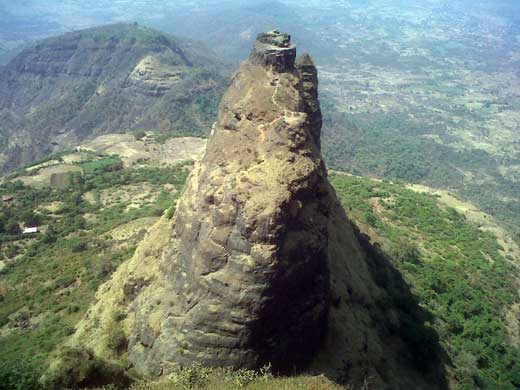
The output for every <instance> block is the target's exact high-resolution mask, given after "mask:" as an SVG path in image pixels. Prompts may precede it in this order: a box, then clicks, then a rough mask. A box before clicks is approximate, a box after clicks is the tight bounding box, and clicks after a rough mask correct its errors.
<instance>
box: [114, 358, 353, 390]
mask: <svg viewBox="0 0 520 390" xmlns="http://www.w3.org/2000/svg"><path fill="white" fill-rule="evenodd" d="M106 389H107V390H109V388H106ZM186 389H194V390H217V389H218V390H239V389H248V390H273V389H276V390H345V389H347V388H346V387H344V386H340V385H338V384H335V383H333V382H331V381H330V380H328V379H327V378H326V377H325V376H323V375H320V376H311V375H297V376H291V377H275V376H274V375H272V374H271V372H270V370H269V368H268V367H267V368H262V369H261V370H260V371H258V372H257V371H252V370H245V369H242V370H237V371H232V370H228V369H210V368H205V367H202V366H201V365H199V364H194V365H193V366H191V367H188V368H186V369H183V370H179V371H177V372H176V373H174V374H173V375H171V376H170V378H169V379H168V380H165V381H163V382H155V383H153V382H146V381H143V382H137V383H134V384H133V385H132V386H131V387H130V388H129V390H186Z"/></svg>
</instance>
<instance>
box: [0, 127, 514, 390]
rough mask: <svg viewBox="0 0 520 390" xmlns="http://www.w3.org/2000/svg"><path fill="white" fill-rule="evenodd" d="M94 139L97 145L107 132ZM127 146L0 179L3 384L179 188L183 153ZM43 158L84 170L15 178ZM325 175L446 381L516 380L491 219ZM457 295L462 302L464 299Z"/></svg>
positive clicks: (510, 288)
mask: <svg viewBox="0 0 520 390" xmlns="http://www.w3.org/2000/svg"><path fill="white" fill-rule="evenodd" d="M114 136H115V135H114ZM119 136H120V135H118V137H119ZM147 138H148V140H147V141H138V143H136V144H135V147H134V148H133V149H132V148H128V149H127V152H128V151H132V150H133V151H135V152H138V151H139V150H143V149H144V144H145V142H146V143H147V145H148V147H150V148H154V147H159V146H160V145H161V144H159V143H156V142H155V141H153V134H150V135H149V136H148V137H147ZM173 141H175V140H172V141H169V142H173ZM96 142H97V143H98V144H103V138H100V139H98V141H96ZM139 142H142V143H139ZM176 142H185V141H184V139H179V141H176ZM188 144H190V145H192V143H191V141H188ZM104 147H106V145H104V146H101V147H100V149H101V148H104ZM171 147H174V145H173V144H172V145H171ZM199 153H200V152H199ZM130 155H133V153H126V154H125V155H123V156H122V158H119V157H118V156H115V155H103V154H99V152H97V151H96V150H93V149H92V150H91V151H90V152H87V151H82V152H69V153H64V154H63V155H61V156H59V157H54V158H49V159H48V160H47V162H45V163H43V165H42V164H40V166H39V167H38V166H36V168H34V167H33V168H28V172H26V173H25V174H23V173H22V172H20V176H19V177H17V178H13V179H11V180H9V181H4V183H3V184H2V186H1V188H0V193H1V194H2V196H3V195H12V196H13V197H14V200H13V202H14V203H9V202H7V203H6V202H4V205H3V206H2V234H1V236H0V239H1V256H2V259H3V265H1V266H0V268H2V271H0V300H1V301H2V305H1V307H0V323H1V324H2V326H1V328H0V341H1V342H0V378H1V379H2V380H0V383H2V384H3V386H4V387H0V388H2V389H9V390H11V389H15V388H16V387H13V386H14V385H10V384H12V383H14V382H16V383H26V387H25V388H26V389H37V388H39V387H38V386H36V385H34V383H35V382H34V381H35V380H36V378H37V377H38V376H39V375H40V373H41V370H42V369H43V364H44V362H45V360H46V358H47V357H48V356H49V353H50V352H51V351H53V350H54V349H55V347H56V346H57V345H58V344H59V343H60V342H61V341H62V340H64V338H65V337H67V336H68V335H69V334H71V333H72V332H74V327H75V325H76V324H77V322H78V321H79V319H80V318H81V317H83V314H84V313H85V311H86V310H87V308H88V307H89V305H90V303H91V302H92V301H93V299H94V292H95V291H96V289H97V287H98V286H99V285H100V284H101V283H102V282H103V281H105V280H107V279H108V278H109V276H110V275H111V273H112V272H113V271H114V270H115V269H116V267H117V266H118V265H119V264H120V263H121V262H123V261H124V260H125V259H128V258H129V257H130V256H131V255H132V253H133V251H134V249H135V247H136V246H137V245H138V243H139V242H140V241H141V239H142V238H143V236H144V234H145V232H146V231H147V230H148V229H149V228H150V227H151V226H152V225H153V224H154V222H155V221H157V220H158V218H159V216H160V215H161V214H163V212H164V211H165V210H167V209H168V208H169V205H170V204H171V203H172V202H173V201H174V200H175V199H176V197H177V196H178V194H179V192H180V191H181V190H182V188H183V186H184V181H185V179H186V177H187V170H186V169H187V168H188V169H189V167H190V165H189V164H191V163H190V162H188V163H187V164H188V165H185V164H186V163H184V164H183V163H180V165H172V166H171V167H162V168H161V167H160V164H161V162H160V160H154V159H149V160H147V161H144V160H141V162H140V163H134V164H133V165H132V163H131V162H130V163H129V164H127V163H128V161H129V160H128V156H130ZM199 155H200V154H199ZM193 157H195V155H192V158H193ZM120 161H122V163H121V162H120ZM125 164H126V165H128V166H127V167H125ZM173 164H179V163H173ZM45 165H47V168H48V167H49V166H50V165H54V167H55V168H59V167H61V168H66V169H65V170H67V166H68V165H74V166H77V167H79V168H80V169H81V171H82V172H83V177H82V179H81V180H77V181H75V182H72V183H71V185H68V186H65V187H64V188H62V189H60V188H55V187H49V186H48V185H44V186H41V184H37V185H36V187H35V186H34V185H29V186H25V185H22V184H21V182H19V181H17V179H19V178H22V179H23V178H24V175H27V173H29V172H30V174H31V176H28V177H38V172H40V173H42V170H44V169H46V168H45ZM68 169H70V167H69V168H68ZM31 171H32V172H31ZM35 171H36V173H34V172H35ZM77 178H78V179H79V177H77ZM24 180H25V179H24ZM331 181H332V183H333V185H334V187H335V188H336V191H337V193H338V196H339V197H340V199H341V201H342V203H343V205H344V207H345V210H346V212H347V214H348V215H349V217H350V218H352V219H353V220H354V221H355V223H356V225H357V226H358V228H359V229H360V231H361V232H363V233H364V234H367V235H368V236H369V237H370V240H371V241H372V242H375V243H379V245H380V247H381V249H382V252H383V253H384V254H385V255H386V256H387V257H388V258H389V259H390V260H391V261H392V263H393V264H394V265H395V266H396V267H397V268H398V269H399V270H400V271H401V272H403V274H404V276H405V279H406V280H407V282H408V283H410V284H411V285H412V291H413V292H414V294H415V295H416V296H417V300H418V301H419V302H420V303H421V305H422V306H423V307H424V308H426V309H427V310H428V311H429V312H430V315H431V316H430V319H429V323H430V324H431V325H432V326H433V327H434V328H435V329H436V330H437V332H438V333H439V337H440V341H441V343H442V345H443V346H444V347H445V349H446V351H447V353H448V354H449V356H450V358H451V360H452V364H453V367H452V369H451V372H452V376H453V379H452V380H453V381H454V383H455V384H456V383H459V387H457V386H455V387H454V388H460V389H472V388H474V386H475V384H478V385H479V387H482V388H486V386H487V387H490V386H492V384H493V383H495V386H496V384H497V383H499V384H500V386H502V387H500V388H501V389H508V388H511V389H513V388H515V387H514V386H518V383H519V382H518V377H517V376H516V377H515V375H517V374H518V373H519V372H520V368H518V367H516V368H515V364H517V362H518V361H519V359H518V345H519V340H520V334H519V329H518V325H517V324H518V320H519V310H518V307H520V305H519V300H518V295H517V294H516V293H515V291H516V290H515V286H517V285H518V272H517V270H516V269H517V266H518V264H517V262H516V263H513V261H517V259H518V257H517V251H518V247H516V246H515V245H514V243H513V244H511V240H510V238H508V237H504V236H502V237H499V238H498V239H497V236H496V235H495V234H494V232H493V231H494V230H493V226H495V225H494V223H493V220H492V218H491V217H489V216H486V215H485V214H483V213H479V212H478V210H477V209H475V208H474V206H472V205H470V204H467V203H463V202H460V201H458V202H457V204H454V203H453V202H454V200H453V199H454V198H450V197H448V195H444V194H442V195H432V194H428V193H424V192H425V190H426V188H425V187H421V188H420V189H419V190H420V192H417V191H413V190H411V189H409V188H407V187H405V186H404V185H401V184H392V183H389V182H382V181H376V180H370V179H363V178H359V177H354V176H349V175H344V174H340V173H332V174H331ZM33 183H42V181H41V180H35V181H34V182H33ZM47 183H49V184H50V181H49V182H47ZM28 184H31V182H28ZM173 189H175V190H176V191H174V190H173ZM446 199H448V202H449V204H450V205H451V207H449V206H447V201H446ZM418 206H419V207H418ZM452 207H456V209H455V208H452ZM417 210H420V213H418V212H417ZM468 210H469V211H468ZM468 212H469V213H470V214H471V215H468V216H467V217H466V216H465V214H466V215H467V213H468ZM168 213H170V215H171V211H169V212H168ZM475 216H477V217H478V218H477V217H475ZM18 223H19V224H22V226H21V228H23V223H26V224H37V225H38V226H40V229H41V230H40V233H39V234H36V235H29V236H22V235H20V234H19V231H17V230H18V229H17V228H16V227H13V226H14V225H15V224H18ZM475 242H478V246H476V245H475ZM508 243H509V244H508ZM508 245H510V247H509V248H508ZM504 249H505V251H504ZM461 297H464V301H465V302H467V304H465V305H461V304H460V302H461ZM405 304H406V303H405V302H403V305H405ZM410 337H414V336H413V334H410ZM515 345H516V348H515ZM515 356H516V358H515ZM203 374H204V372H203ZM206 374H207V373H206ZM204 375H205V374H204ZM204 375H203V376H204ZM210 376H211V377H213V374H212V375H210ZM204 377H205V376H204ZM216 378H217V379H218V378H220V376H218V375H217V376H216ZM221 380H222V379H221ZM303 380H306V379H302V381H303ZM308 380H311V379H308ZM316 380H318V379H316ZM20 381H25V382H20ZM231 383H234V382H233V381H231ZM228 385H229V384H228ZM230 386H231V385H230ZM323 386H324V385H323ZM172 388H173V387H172ZM229 388H233V387H229ZM251 388H256V387H251ZM289 388H290V387H289ZM296 388H298V387H296ZM324 388H327V387H324Z"/></svg>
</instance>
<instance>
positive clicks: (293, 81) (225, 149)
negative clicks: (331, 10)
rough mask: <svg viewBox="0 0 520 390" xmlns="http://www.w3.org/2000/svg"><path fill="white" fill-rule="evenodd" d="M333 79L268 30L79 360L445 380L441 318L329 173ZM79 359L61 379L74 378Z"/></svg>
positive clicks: (105, 302) (148, 371)
mask: <svg viewBox="0 0 520 390" xmlns="http://www.w3.org/2000/svg"><path fill="white" fill-rule="evenodd" d="M317 83H318V78H317V70H316V68H315V66H314V64H313V62H312V59H311V58H310V56H308V55H306V54H305V55H303V56H300V57H298V58H296V47H295V46H294V44H292V43H291V42H290V36H288V35H287V34H282V33H279V32H277V31H273V32H269V33H265V34H261V35H260V36H259V37H258V40H257V43H256V46H255V48H254V50H253V53H252V55H251V57H250V59H249V61H247V62H245V63H244V64H242V66H241V68H240V70H239V71H238V72H237V73H236V74H235V75H234V77H233V78H232V80H231V82H230V85H229V87H228V89H227V91H226V93H225V94H224V96H223V98H222V101H221V103H220V107H219V115H218V120H217V122H216V123H215V124H214V125H213V128H212V131H211V136H210V139H209V142H208V145H207V150H206V153H205V155H204V157H203V159H202V161H201V162H199V163H197V165H196V166H195V168H194V170H193V172H192V174H191V177H190V179H189V180H188V184H187V188H186V189H185V191H184V193H183V195H182V197H181V199H180V202H179V204H178V206H177V208H176V212H175V214H174V216H173V218H172V219H171V220H169V219H167V218H166V216H165V217H163V218H162V219H161V221H160V222H159V223H158V224H157V225H156V226H154V227H153V228H152V229H151V230H150V232H149V233H148V235H147V237H145V239H144V241H143V242H142V244H141V245H140V247H139V248H138V249H137V251H136V254H135V255H134V257H133V258H132V259H131V260H129V261H127V262H126V263H124V264H123V265H122V266H121V267H120V268H119V269H118V270H117V271H116V273H115V274H114V275H113V277H112V279H111V280H110V281H109V282H107V283H106V284H104V285H103V286H102V287H101V288H100V290H99V291H98V293H97V302H96V303H95V304H94V305H93V306H92V307H91V309H90V310H89V311H88V312H87V314H86V316H85V318H84V319H83V320H82V322H81V323H80V324H79V326H78V327H77V330H76V333H75V334H74V335H73V336H72V337H71V339H70V340H69V342H68V343H67V344H68V345H67V348H69V349H70V350H72V351H75V352H74V354H73V355H75V356H77V357H78V358H79V359H83V360H91V361H93V362H94V361H96V362H97V361H99V360H100V361H103V362H105V364H110V363H113V364H116V365H121V364H122V362H126V364H125V365H124V366H122V365H121V369H122V371H124V372H125V373H126V375H129V376H164V375H167V374H169V373H171V372H172V371H173V370H174V369H175V368H176V367H179V366H188V365H190V364H191V363H193V362H200V363H202V364H204V365H208V366H230V367H235V368H241V367H246V368H259V367H261V366H262V365H264V364H267V363H270V364H272V365H273V368H274V369H275V370H276V371H278V372H291V371H292V370H294V369H297V370H302V369H307V370H311V371H313V372H322V373H325V374H327V375H328V376H329V377H331V378H334V379H335V380H337V381H339V382H342V383H352V384H362V383H364V382H366V381H369V382H370V383H371V384H372V385H374V386H375V388H387V389H417V388H420V389H430V388H431V389H438V388H444V387H445V385H446V384H445V378H444V371H443V368H442V364H441V362H440V358H439V353H440V348H439V346H438V345H437V343H436V340H435V337H429V336H431V333H430V332H429V330H428V329H427V328H426V327H425V325H424V320H425V314H424V313H423V312H422V311H421V309H420V308H419V307H417V306H416V304H415V303H413V302H414V301H413V298H412V297H411V295H410V292H409V291H408V288H407V286H406V285H405V283H404V282H403V280H402V278H401V277H400V275H399V273H398V272H397V271H396V270H394V269H393V268H392V266H391V265H390V263H389V262H388V261H386V259H385V258H384V257H383V256H382V255H381V254H380V253H379V252H378V250H377V248H373V247H371V246H370V244H369V243H368V241H367V240H366V239H365V238H364V237H363V236H362V235H360V234H359V233H357V232H356V231H355V230H354V229H353V227H352V226H351V224H350V222H349V221H348V219H347V218H346V216H345V213H344V211H343V209H342V207H341V204H340V203H339V201H338V199H337V198H336V195H335V193H334V190H333V189H332V187H331V186H330V184H329V182H328V180H327V171H326V169H325V164H324V162H323V160H322V157H321V152H320V131H321V112H320V108H319V101H318V96H317ZM410 302H412V303H410ZM409 327H413V329H412V331H413V332H415V333H414V337H415V338H414V337H409V336H408V337H407V336H406V333H405V330H410V329H409ZM114 340H116V342H114ZM66 363H67V362H66V361H65V359H63V358H62V359H59V358H58V359H57V360H56V361H55V362H54V363H53V364H52V366H51V368H50V370H49V372H48V374H47V376H46V380H47V381H48V382H53V381H54V382H53V383H55V384H58V383H61V384H63V381H62V380H63V376H64V375H66V376H67V377H68V378H71V375H70V372H68V371H66ZM96 364H97V363H96ZM64 372H66V374H64ZM60 373H61V374H60ZM60 375H62V377H61V379H60ZM91 379H92V378H88V377H77V378H73V380H75V381H76V382H77V383H80V384H83V385H86V384H89V383H91ZM60 380H61V381H62V382H60Z"/></svg>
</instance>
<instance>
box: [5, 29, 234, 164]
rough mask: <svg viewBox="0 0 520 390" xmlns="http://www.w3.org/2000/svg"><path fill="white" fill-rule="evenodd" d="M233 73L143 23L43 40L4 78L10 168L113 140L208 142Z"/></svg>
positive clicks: (18, 59) (185, 43)
mask: <svg viewBox="0 0 520 390" xmlns="http://www.w3.org/2000/svg"><path fill="white" fill-rule="evenodd" d="M225 73H226V71H225V70H224V67H223V63H222V62H221V61H220V60H219V59H217V57H216V56H215V55H214V54H212V53H211V52H210V51H209V50H208V49H207V48H205V47H203V46H201V45H199V44H197V43H195V42H192V41H189V40H185V39H180V38H175V37H171V36H167V35H164V34H162V33H159V32H156V31H154V30H151V29H148V28H144V27H140V26H138V25H136V24H116V25H110V26H106V27H98V28H92V29H88V30H82V31H77V32H72V33H67V34H65V35H62V36H59V37H56V38H49V39H46V40H43V41H40V42H38V43H37V44H35V45H34V46H32V47H29V48H27V49H25V50H24V51H22V52H21V53H20V54H19V55H18V56H16V57H15V58H14V59H13V60H11V61H10V62H9V63H8V64H7V65H6V66H5V67H4V68H3V69H2V72H1V73H0V91H1V92H0V138H1V139H0V152H1V159H0V163H1V169H2V170H3V171H4V172H5V171H9V170H12V169H14V168H16V167H18V166H20V165H24V164H27V163H30V162H32V161H34V160H36V159H38V158H41V157H43V156H45V155H46V154H48V153H50V152H53V151H58V150H62V149H64V148H67V147H72V146H75V145H77V144H79V143H80V142H81V141H82V140H84V139H87V138H89V137H93V136H96V135H100V134H104V133H108V132H111V133H114V132H128V131H132V130H150V129H154V130H159V131H161V132H164V133H170V134H184V135H202V134H205V133H206V131H207V130H206V129H208V128H209V127H210V125H211V122H212V121H213V119H214V114H215V108H216V106H217V101H218V98H219V96H220V93H221V90H222V87H223V85H224V82H223V80H224V77H223V75H224V74H225Z"/></svg>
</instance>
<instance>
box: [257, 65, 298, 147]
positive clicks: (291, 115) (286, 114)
mask: <svg viewBox="0 0 520 390" xmlns="http://www.w3.org/2000/svg"><path fill="white" fill-rule="evenodd" d="M268 74H269V75H270V76H271V83H270V84H269V85H266V87H271V86H272V85H273V84H274V91H273V94H272V96H271V102H272V103H273V105H274V106H276V107H278V108H279V109H280V110H283V115H282V116H280V117H279V118H277V119H274V120H273V121H271V122H269V123H266V124H263V125H259V126H258V127H257V130H258V132H259V133H260V142H264V141H265V128H266V127H268V126H272V125H274V124H275V123H276V122H278V121H279V120H285V121H286V122H290V120H291V119H295V118H298V117H299V116H301V115H302V114H301V113H299V112H295V111H291V110H288V109H286V108H284V107H282V106H281V105H280V104H279V103H278V102H277V101H276V95H277V94H278V86H279V83H278V81H279V80H277V79H276V78H275V77H273V72H272V70H270V71H269V72H268Z"/></svg>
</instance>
